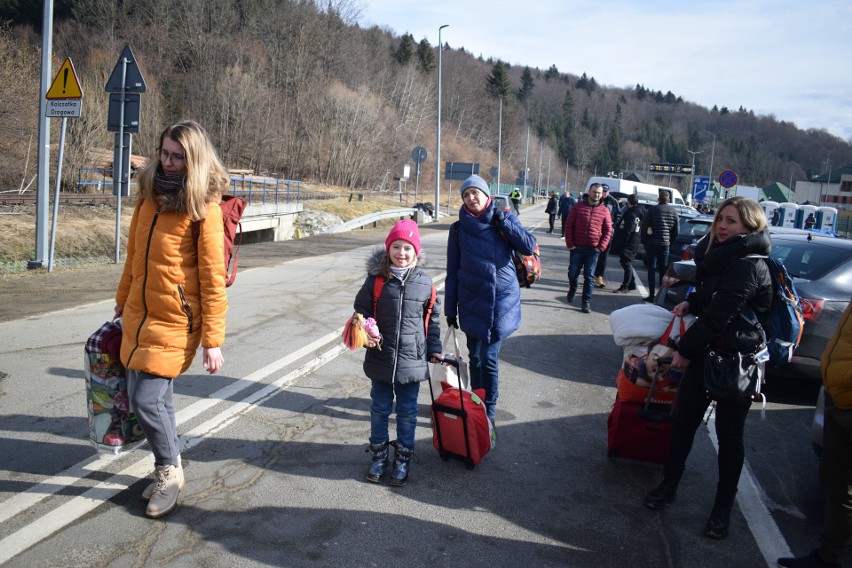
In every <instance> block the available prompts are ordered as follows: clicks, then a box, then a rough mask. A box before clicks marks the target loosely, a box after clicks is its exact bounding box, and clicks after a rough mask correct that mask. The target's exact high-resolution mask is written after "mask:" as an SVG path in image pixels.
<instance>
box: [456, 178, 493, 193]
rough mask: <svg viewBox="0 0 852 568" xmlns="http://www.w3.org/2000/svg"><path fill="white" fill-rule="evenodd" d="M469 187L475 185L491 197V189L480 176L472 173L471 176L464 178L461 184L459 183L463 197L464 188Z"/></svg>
mask: <svg viewBox="0 0 852 568" xmlns="http://www.w3.org/2000/svg"><path fill="white" fill-rule="evenodd" d="M469 187H475V188H476V189H478V190H479V191H481V192H482V193H484V194H485V195H487V196H488V197H491V190H490V189H488V184H487V183H485V180H484V179H482V178H481V177H479V176H478V175H476V174H473V175H472V176H470V177H469V178H467V179H466V180H464V181H463V182H462V184H461V194H462V197H464V190H466V189H467V188H469Z"/></svg>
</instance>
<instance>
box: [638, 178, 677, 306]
mask: <svg viewBox="0 0 852 568" xmlns="http://www.w3.org/2000/svg"><path fill="white" fill-rule="evenodd" d="M670 199H671V195H670V194H669V193H668V192H667V191H661V192H660V197H659V199H658V201H657V205H654V206H653V207H651V208H650V209H648V211H647V212H646V213H645V218H644V219H643V220H642V229H641V233H640V234H641V239H642V242H643V243H644V244H645V256H647V257H648V296H647V297H646V298H644V300H645V301H646V302H653V301H654V289H655V288H656V284H657V274H659V278H660V284H661V285H662V282H663V275H665V273H666V269H667V268H668V267H669V246H670V245H671V243H672V242H674V240H675V239H676V238H677V233H678V226H679V219H678V216H677V210H676V209H675V208H674V207H672V206H671V205H669V200H670Z"/></svg>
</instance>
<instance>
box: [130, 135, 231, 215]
mask: <svg viewBox="0 0 852 568" xmlns="http://www.w3.org/2000/svg"><path fill="white" fill-rule="evenodd" d="M166 137H168V138H170V139H172V140H174V141H175V142H177V143H178V144H180V145H181V147H182V148H183V151H184V163H185V165H186V171H185V177H184V188H185V190H186V204H185V206H186V211H187V213H189V216H190V218H191V219H192V220H193V221H198V220H201V219H204V217H206V216H207V203H208V202H210V201H218V200H219V199H220V197H221V196H222V194H223V193H225V191H227V189H228V181H229V177H228V170H227V169H226V168H225V166H224V165H222V162H221V161H220V160H219V156H218V155H217V154H216V150H215V148H213V144H212V143H211V142H210V137H209V136H208V135H207V131H206V130H204V127H203V126H201V125H200V124H198V123H197V122H195V121H194V120H182V121H180V122H178V123H177V124H174V125H172V126H169V127H168V128H166V129H165V130H163V132H162V133H161V134H160V140H159V143H158V144H157V153H156V154H155V155H154V158H153V159H152V160H151V161H149V162H148V165H147V166H145V169H144V170H142V173H141V174H140V176H139V187H140V193H141V194H142V197H143V198H144V199H153V198H154V189H153V188H154V176H155V175H156V174H157V171H159V170H160V169H161V164H160V150H161V149H162V148H163V140H164V139H165V138H166Z"/></svg>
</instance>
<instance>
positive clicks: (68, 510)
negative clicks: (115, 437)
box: [0, 328, 346, 564]
mask: <svg viewBox="0 0 852 568" xmlns="http://www.w3.org/2000/svg"><path fill="white" fill-rule="evenodd" d="M342 331H343V329H342V328H341V329H340V330H339V331H337V332H335V333H334V335H335V339H337V338H339V337H340V334H341V333H342ZM329 335H331V334H329ZM326 337H328V336H326ZM345 350H346V347H344V346H343V345H335V346H334V347H332V348H331V349H329V350H328V351H326V352H325V353H323V354H322V355H320V356H319V357H317V358H315V359H312V360H310V361H308V362H307V363H305V364H304V365H303V366H301V367H300V368H298V369H296V370H295V371H292V372H290V373H288V374H287V375H285V376H283V377H282V378H280V379H278V380H276V381H275V382H273V383H270V384H269V385H267V386H266V387H265V388H263V389H261V390H260V391H258V392H256V393H254V394H252V395H250V396H248V397H246V398H245V399H243V400H241V401H239V402H235V403H234V404H232V405H230V406H229V407H228V408H227V410H225V411H224V412H221V413H220V414H218V415H216V416H214V417H213V418H211V419H210V420H208V421H207V422H205V423H203V424H201V425H199V426H197V427H196V428H193V429H192V430H191V431H190V432H188V433H187V434H186V435H184V436H182V437H181V442H182V443H181V445H182V447H183V448H184V449H187V448H190V447H192V446H196V445H198V444H199V443H200V442H201V441H203V440H204V437H205V436H206V435H209V434H213V433H215V432H217V431H219V430H221V429H222V428H224V427H225V426H227V425H228V424H230V423H231V422H233V421H234V420H235V419H237V418H238V417H239V416H240V415H242V414H244V413H246V412H247V411H249V410H251V409H252V408H255V407H256V406H257V405H259V404H262V403H263V402H265V401H266V400H267V399H269V398H270V397H272V396H274V395H276V394H278V393H279V392H280V391H281V389H282V388H283V387H285V386H288V385H290V384H292V383H293V382H294V381H296V380H297V379H299V378H300V377H303V376H304V375H306V374H308V373H310V372H313V371H315V370H316V369H318V368H320V367H322V366H323V365H325V364H326V363H328V362H329V361H331V360H332V359H334V358H335V357H337V356H338V355H340V354H341V353H343V352H344V351H345ZM273 365H274V364H273ZM273 365H268V366H267V367H264V368H263V369H261V370H264V369H269V367H271V366H273ZM258 372H260V371H258ZM254 374H255V373H253V375H254ZM250 376H251V375H250ZM243 380H245V379H243ZM223 390H224V389H223ZM153 467H154V458H153V455H151V453H150V452H145V454H144V457H142V458H140V459H138V460H137V461H136V462H134V463H133V464H132V465H130V466H129V467H126V468H125V469H123V470H122V471H120V472H118V473H117V474H115V475H113V476H111V477H110V478H109V479H107V480H106V481H102V482H101V483H98V484H97V485H95V486H94V487H92V488H91V489H89V490H88V491H86V492H85V493H83V494H82V495H80V496H78V497H74V498H72V499H71V500H70V501H68V502H66V503H65V504H63V505H61V506H59V507H57V508H56V509H54V510H52V511H51V512H50V513H47V514H46V515H44V516H42V517H39V518H38V519H36V520H35V521H33V522H32V523H30V524H28V525H26V526H24V527H21V528H20V529H18V531H17V532H15V533H12V534H10V535H9V536H7V537H6V538H4V539H3V540H0V564H3V563H4V562H7V561H9V560H10V559H12V558H14V557H15V556H17V555H18V554H20V553H21V552H23V551H25V550H26V549H28V548H29V547H31V546H33V545H35V544H38V543H39V542H41V541H42V540H43V539H45V538H47V537H49V536H50V535H52V534H53V533H55V532H57V531H59V530H61V529H62V528H64V527H66V526H68V525H70V524H71V523H73V522H75V521H76V520H77V519H79V518H80V517H81V516H83V515H85V514H86V513H88V512H90V511H92V510H93V509H96V508H97V507H99V506H101V505H102V504H103V503H104V502H105V501H107V500H108V499H111V498H112V497H113V496H115V495H116V494H118V493H120V492H121V491H124V490H126V489H127V487H128V483H127V481H128V479H130V480H132V482H136V481H137V480H139V479H140V478H143V477H145V476H147V475H148V473H149V472H150V471H151V469H152V468H153Z"/></svg>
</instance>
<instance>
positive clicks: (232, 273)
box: [192, 195, 248, 287]
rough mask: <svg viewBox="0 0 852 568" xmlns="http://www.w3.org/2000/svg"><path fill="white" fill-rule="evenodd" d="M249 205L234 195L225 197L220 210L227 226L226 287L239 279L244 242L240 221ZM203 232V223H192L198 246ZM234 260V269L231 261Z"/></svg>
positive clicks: (193, 234)
mask: <svg viewBox="0 0 852 568" xmlns="http://www.w3.org/2000/svg"><path fill="white" fill-rule="evenodd" d="M247 205H248V204H247V203H246V201H245V200H244V199H242V198H240V197H236V196H234V195H223V196H222V201H221V202H220V203H219V208H220V209H221V210H222V221H223V224H224V226H225V286H226V287H227V286H230V285H231V284H233V283H234V280H236V279H237V259H238V257H239V252H240V245H241V244H242V242H243V231H242V228H241V227H240V219H241V218H242V216H243V211H245V208H246V206H247ZM238 229H239V241H238V242H237V247H236V249H235V248H234V240H236V239H237V230H238ZM200 231H201V222H200V221H193V223H192V240H193V241H195V245H196V246H198V234H199V232H200ZM232 259H233V267H232V266H231V260H232Z"/></svg>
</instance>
